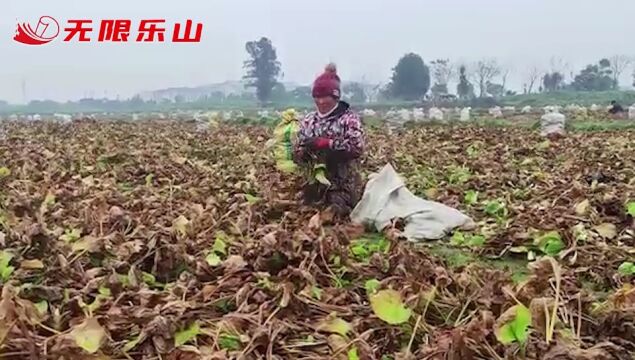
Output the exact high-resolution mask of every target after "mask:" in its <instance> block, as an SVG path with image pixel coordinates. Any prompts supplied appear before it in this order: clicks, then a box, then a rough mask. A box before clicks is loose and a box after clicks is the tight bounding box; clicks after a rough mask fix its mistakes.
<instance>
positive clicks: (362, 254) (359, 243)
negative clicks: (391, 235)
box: [349, 236, 390, 262]
mask: <svg viewBox="0 0 635 360" xmlns="http://www.w3.org/2000/svg"><path fill="white" fill-rule="evenodd" d="M349 249H350V252H351V254H352V255H353V257H354V258H355V259H356V260H358V261H363V262H367V261H368V260H369V259H370V257H371V256H372V255H373V254H374V253H377V252H380V253H384V254H386V253H388V250H390V242H389V241H388V240H387V239H386V238H384V237H381V236H376V237H371V238H360V239H357V240H353V241H352V242H351V245H350V247H349Z"/></svg>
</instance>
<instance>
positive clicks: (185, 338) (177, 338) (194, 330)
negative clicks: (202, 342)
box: [174, 321, 201, 347]
mask: <svg viewBox="0 0 635 360" xmlns="http://www.w3.org/2000/svg"><path fill="white" fill-rule="evenodd" d="M200 334H201V327H200V325H199V324H198V322H196V321H195V322H193V323H192V324H190V326H189V327H187V328H185V329H183V330H180V331H177V332H176V334H174V346H175V347H179V346H181V345H185V344H186V343H188V342H190V341H192V340H195V339H196V337H197V336H198V335H200Z"/></svg>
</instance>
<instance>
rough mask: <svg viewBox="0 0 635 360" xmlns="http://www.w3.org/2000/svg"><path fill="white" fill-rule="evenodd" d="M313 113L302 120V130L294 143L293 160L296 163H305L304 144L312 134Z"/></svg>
mask: <svg viewBox="0 0 635 360" xmlns="http://www.w3.org/2000/svg"><path fill="white" fill-rule="evenodd" d="M310 123H311V114H309V115H307V116H306V117H305V118H304V119H302V120H301V121H300V130H299V131H298V135H297V138H296V141H295V144H294V145H293V161H294V162H295V163H296V164H301V163H304V160H303V157H304V144H305V143H306V141H307V140H308V139H309V138H310V137H311V135H310V133H309V132H310V128H309V127H310Z"/></svg>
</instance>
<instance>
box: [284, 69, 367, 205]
mask: <svg viewBox="0 0 635 360" xmlns="http://www.w3.org/2000/svg"><path fill="white" fill-rule="evenodd" d="M312 95H313V100H314V101H315V106H316V111H314V112H312V113H310V114H308V115H307V116H306V117H305V118H304V120H302V122H301V124H300V131H299V133H298V138H297V143H296V145H295V148H294V161H295V162H296V163H297V164H299V165H301V166H305V167H308V166H314V165H315V164H324V165H326V178H327V179H328V180H329V181H330V183H331V185H330V186H326V185H323V184H321V183H319V182H317V183H314V184H310V183H309V184H306V185H305V187H304V194H303V195H304V200H305V202H307V203H315V202H320V201H323V202H324V203H325V204H326V205H330V206H331V207H332V209H333V210H334V212H335V214H336V215H337V216H340V217H345V216H348V215H349V214H350V212H351V211H352V210H353V208H354V207H355V204H356V203H357V201H359V197H360V195H361V186H362V185H361V178H360V176H359V172H358V169H357V160H358V159H359V157H360V156H361V155H362V151H363V149H364V131H363V129H362V124H361V121H360V118H359V116H358V115H357V114H356V113H355V112H353V111H352V110H351V109H350V105H349V104H348V103H346V102H344V101H342V100H340V95H341V90H340V78H339V76H338V75H337V70H336V67H335V65H334V64H329V65H327V66H326V69H325V70H324V73H322V74H321V75H320V76H318V77H317V79H316V80H315V81H314V83H313V90H312Z"/></svg>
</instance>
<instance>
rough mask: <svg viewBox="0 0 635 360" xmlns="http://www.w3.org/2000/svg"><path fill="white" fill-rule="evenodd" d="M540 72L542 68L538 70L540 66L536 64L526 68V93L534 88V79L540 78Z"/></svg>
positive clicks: (529, 92)
mask: <svg viewBox="0 0 635 360" xmlns="http://www.w3.org/2000/svg"><path fill="white" fill-rule="evenodd" d="M542 73H543V72H542V70H540V68H538V66H536V65H533V66H532V67H530V68H529V69H527V71H526V72H525V84H526V85H527V93H528V94H531V91H532V90H533V89H534V85H536V81H538V80H539V79H540V76H541V75H542Z"/></svg>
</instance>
